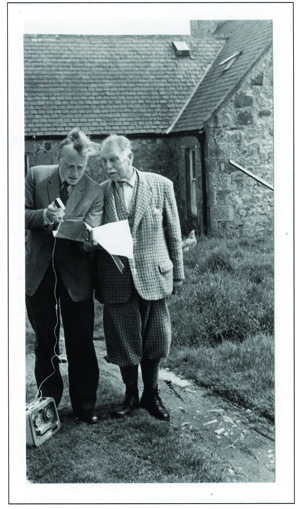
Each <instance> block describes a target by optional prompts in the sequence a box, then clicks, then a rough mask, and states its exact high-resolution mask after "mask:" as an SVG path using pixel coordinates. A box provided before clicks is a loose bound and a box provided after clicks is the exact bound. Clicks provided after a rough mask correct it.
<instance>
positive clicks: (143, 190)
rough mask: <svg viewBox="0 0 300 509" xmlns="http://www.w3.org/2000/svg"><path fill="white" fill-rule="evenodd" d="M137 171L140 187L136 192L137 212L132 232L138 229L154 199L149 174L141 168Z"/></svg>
mask: <svg viewBox="0 0 300 509" xmlns="http://www.w3.org/2000/svg"><path fill="white" fill-rule="evenodd" d="M136 172H137V174H138V189H137V194H136V203H135V214H134V220H133V225H132V233H134V232H135V231H136V229H137V227H138V225H139V223H140V222H141V219H142V217H143V215H144V213H145V212H146V210H147V209H148V207H149V205H150V203H151V200H152V188H151V186H150V183H149V180H148V178H147V176H146V175H145V174H144V173H143V172H141V171H139V170H136Z"/></svg>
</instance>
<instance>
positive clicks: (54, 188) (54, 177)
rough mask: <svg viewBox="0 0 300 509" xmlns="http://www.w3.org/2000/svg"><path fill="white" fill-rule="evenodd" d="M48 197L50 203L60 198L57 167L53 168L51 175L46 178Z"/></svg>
mask: <svg viewBox="0 0 300 509" xmlns="http://www.w3.org/2000/svg"><path fill="white" fill-rule="evenodd" d="M47 187H48V195H49V199H50V203H52V202H53V201H54V200H55V199H56V198H59V196H60V180H59V175H58V165H57V167H56V168H54V170H53V173H52V174H51V175H50V177H49V178H48V185H47Z"/></svg>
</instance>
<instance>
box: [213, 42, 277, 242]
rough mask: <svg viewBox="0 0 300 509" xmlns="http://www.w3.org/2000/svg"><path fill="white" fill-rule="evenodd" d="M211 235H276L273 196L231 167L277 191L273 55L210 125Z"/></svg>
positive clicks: (256, 68)
mask: <svg viewBox="0 0 300 509" xmlns="http://www.w3.org/2000/svg"><path fill="white" fill-rule="evenodd" d="M205 132H206V140H207V146H206V156H205V158H206V166H207V175H208V179H209V213H210V228H211V233H212V234H217V233H218V234H222V233H235V234H236V233H237V232H241V233H242V232H243V233H246V234H247V235H257V234H259V232H264V233H267V232H269V231H272V230H273V191H271V190H268V189H267V188H266V187H264V186H263V185H261V184H259V183H257V182H256V181H254V180H253V179H252V178H250V177H248V176H247V175H245V174H244V173H242V172H241V171H240V170H236V169H235V168H234V167H233V166H232V165H230V164H229V163H228V160H229V159H231V160H233V161H234V162H236V163H237V164H239V165H241V166H243V167H244V168H245V169H248V170H249V171H251V172H252V173H253V174H254V175H257V176H258V177H260V178H261V179H263V180H265V181H266V182H268V183H269V184H270V185H273V172H274V168H273V166H274V157H273V150H274V147H273V66H272V52H271V51H270V52H269V53H267V54H266V55H264V56H263V58H262V59H261V60H260V61H259V63H258V64H257V65H256V66H255V67H254V68H253V69H252V71H251V72H250V73H249V74H248V75H247V78H246V79H245V80H244V82H243V83H242V84H241V86H240V87H239V89H238V91H237V92H236V93H235V94H234V95H233V96H231V97H230V99H229V100H228V102H227V103H226V104H223V105H222V108H221V109H220V110H219V111H217V112H216V113H215V114H214V115H213V116H212V117H211V118H210V119H209V121H208V122H207V123H206V125H205Z"/></svg>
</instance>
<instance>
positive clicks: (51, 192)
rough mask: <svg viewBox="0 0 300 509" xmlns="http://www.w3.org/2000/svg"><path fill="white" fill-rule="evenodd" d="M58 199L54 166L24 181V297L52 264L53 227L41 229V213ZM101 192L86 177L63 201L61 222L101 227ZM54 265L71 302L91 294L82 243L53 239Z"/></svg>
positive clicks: (89, 270)
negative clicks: (82, 223)
mask: <svg viewBox="0 0 300 509" xmlns="http://www.w3.org/2000/svg"><path fill="white" fill-rule="evenodd" d="M59 196H60V179H59V173H58V165H55V166H35V167H33V168H31V169H30V170H29V172H28V175H27V177H26V185H25V228H26V229H27V230H28V235H27V242H26V294H27V295H34V293H35V292H36V290H37V288H38V286H39V284H40V282H41V280H42V278H43V276H44V274H45V272H46V270H47V268H48V266H49V264H50V263H52V252H53V246H54V237H53V234H52V230H53V226H52V225H49V226H48V227H45V226H44V220H43V211H44V209H45V208H47V207H48V205H49V204H50V203H52V202H53V200H55V198H58V197H59ZM102 212H103V189H102V188H101V187H100V186H99V185H98V184H97V183H96V182H94V181H93V180H92V179H91V178H90V177H88V176H87V175H86V174H84V175H83V177H82V178H81V179H80V181H79V182H78V183H77V184H76V185H75V186H74V189H73V191H72V193H71V195H70V197H69V199H68V201H67V204H66V210H65V216H64V220H66V219H71V218H76V219H78V218H80V219H82V220H84V221H85V222H86V223H88V224H89V225H90V226H92V227H95V226H99V225H100V224H101V223H102V215H103V214H102ZM55 261H56V263H57V266H58V269H59V271H60V274H61V277H62V279H63V282H64V284H65V286H66V288H67V290H68V292H69V294H70V296H71V298H72V299H73V300H74V301H82V300H84V299H87V298H88V297H90V296H92V294H93V273H92V265H91V260H90V258H89V257H88V256H86V257H85V256H84V254H83V251H82V243H81V242H75V241H69V240H65V239H56V246H55Z"/></svg>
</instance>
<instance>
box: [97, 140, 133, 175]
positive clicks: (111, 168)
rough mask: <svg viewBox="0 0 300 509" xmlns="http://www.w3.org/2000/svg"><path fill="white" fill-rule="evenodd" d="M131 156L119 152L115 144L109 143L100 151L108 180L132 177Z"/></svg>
mask: <svg viewBox="0 0 300 509" xmlns="http://www.w3.org/2000/svg"><path fill="white" fill-rule="evenodd" d="M132 160H133V154H132V152H130V151H129V150H125V151H123V152H122V151H121V150H120V149H119V147H118V145H117V144H115V143H110V144H109V145H107V146H106V147H105V148H104V149H103V150H102V151H101V161H102V164H103V167H104V169H105V170H106V172H107V176H108V178H110V179H111V180H113V181H116V180H121V179H124V178H125V179H129V178H130V177H131V175H132V171H133V170H132Z"/></svg>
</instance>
